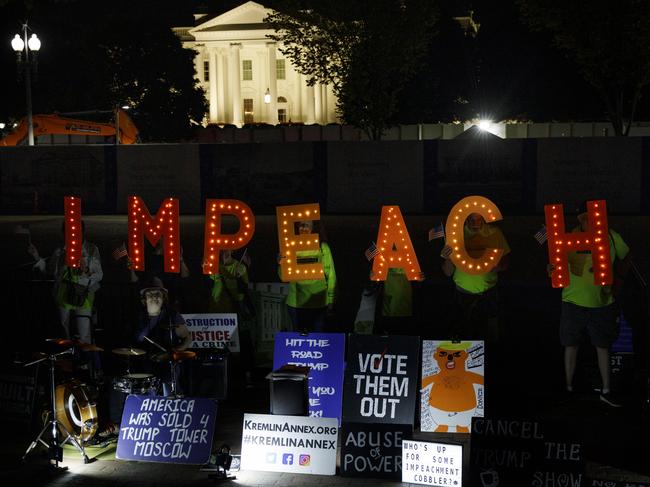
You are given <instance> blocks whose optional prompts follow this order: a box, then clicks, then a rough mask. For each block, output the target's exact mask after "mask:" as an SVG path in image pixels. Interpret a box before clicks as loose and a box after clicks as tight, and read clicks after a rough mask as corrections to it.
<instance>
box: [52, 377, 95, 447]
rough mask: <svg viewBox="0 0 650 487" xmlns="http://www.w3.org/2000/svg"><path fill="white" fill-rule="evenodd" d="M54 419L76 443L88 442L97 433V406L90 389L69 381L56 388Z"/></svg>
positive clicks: (61, 430)
mask: <svg viewBox="0 0 650 487" xmlns="http://www.w3.org/2000/svg"><path fill="white" fill-rule="evenodd" d="M54 395H55V401H56V419H57V420H59V421H60V422H61V426H62V427H61V426H60V427H59V431H60V432H61V434H63V435H64V436H65V435H66V432H65V430H64V429H63V428H65V429H66V430H68V432H69V433H70V434H71V435H72V436H74V438H75V439H76V440H77V441H78V442H86V441H88V440H90V439H91V438H92V437H93V436H94V435H95V433H96V432H97V426H98V424H99V423H98V421H97V405H96V404H95V397H94V395H93V394H92V392H91V389H90V388H89V387H87V386H86V385H85V384H83V383H82V382H80V381H78V380H71V381H68V382H65V383H63V384H60V385H58V386H56V390H55V393H54Z"/></svg>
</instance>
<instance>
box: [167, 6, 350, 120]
mask: <svg viewBox="0 0 650 487" xmlns="http://www.w3.org/2000/svg"><path fill="white" fill-rule="evenodd" d="M270 12H271V10H270V9H267V8H266V7H264V6H263V5H260V4H259V3H255V2H246V3H244V4H243V5H240V6H239V7H236V8H234V9H232V10H229V11H227V12H225V13H223V14H221V15H218V16H216V17H212V16H209V15H202V14H195V15H194V19H195V24H196V25H194V27H175V28H174V32H175V33H176V34H177V35H178V36H179V37H180V39H181V41H182V42H183V46H184V47H186V48H191V49H194V50H195V51H196V59H195V68H196V75H197V77H198V79H199V80H200V83H201V85H202V86H203V87H204V88H205V92H206V95H207V98H208V102H209V106H210V111H209V114H208V117H207V122H208V123H215V124H220V125H222V124H234V125H236V126H238V127H241V126H242V125H243V124H246V123H260V122H264V123H269V124H273V125H276V124H278V123H286V122H294V123H296V122H302V123H304V124H314V123H317V124H322V125H324V124H327V123H331V122H337V121H338V120H337V116H336V111H335V108H336V98H335V96H334V94H333V93H332V89H331V87H329V86H327V85H321V84H316V85H314V86H307V84H306V83H305V77H304V76H303V75H301V74H299V73H297V72H296V71H295V70H294V68H293V66H292V64H291V63H290V62H289V60H288V59H285V58H284V57H283V56H282V54H281V53H280V51H279V50H278V44H277V43H276V42H275V41H273V40H271V39H270V38H269V37H268V36H269V35H270V34H272V33H273V30H272V29H270V28H269V25H268V24H266V23H264V18H265V17H266V16H267V15H268V14H269V13H270Z"/></svg>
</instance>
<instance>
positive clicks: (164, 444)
mask: <svg viewBox="0 0 650 487" xmlns="http://www.w3.org/2000/svg"><path fill="white" fill-rule="evenodd" d="M216 415H217V403H216V401H215V400H214V399H203V398H195V397H183V398H167V397H157V396H137V395H129V396H128V397H127V398H126V402H125V403H124V412H123V413H122V423H121V425H120V433H119V436H118V439H117V451H116V452H115V458H117V459H119V460H138V461H143V462H161V463H184V464H188V465H203V464H204V463H207V462H208V460H209V459H210V451H211V449H212V435H213V433H214V423H215V417H216Z"/></svg>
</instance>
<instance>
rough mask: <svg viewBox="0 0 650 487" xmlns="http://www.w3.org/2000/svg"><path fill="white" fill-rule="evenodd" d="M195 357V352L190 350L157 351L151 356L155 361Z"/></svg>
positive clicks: (178, 360)
mask: <svg viewBox="0 0 650 487" xmlns="http://www.w3.org/2000/svg"><path fill="white" fill-rule="evenodd" d="M195 357H196V352H191V351H189V350H177V351H174V352H172V353H171V357H170V354H169V353H159V354H156V355H154V356H152V357H151V358H152V359H153V360H155V361H156V362H182V361H183V360H189V359H193V358H195Z"/></svg>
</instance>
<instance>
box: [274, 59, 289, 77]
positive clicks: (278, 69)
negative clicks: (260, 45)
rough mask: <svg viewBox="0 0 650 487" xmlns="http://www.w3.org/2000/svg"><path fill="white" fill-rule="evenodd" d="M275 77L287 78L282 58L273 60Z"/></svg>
mask: <svg viewBox="0 0 650 487" xmlns="http://www.w3.org/2000/svg"><path fill="white" fill-rule="evenodd" d="M275 77H276V78H277V79H287V71H286V69H285V64H284V59H276V60H275Z"/></svg>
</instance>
